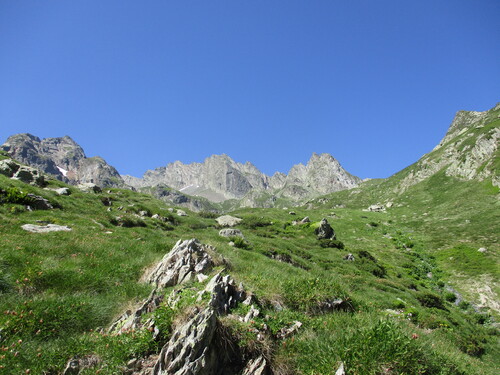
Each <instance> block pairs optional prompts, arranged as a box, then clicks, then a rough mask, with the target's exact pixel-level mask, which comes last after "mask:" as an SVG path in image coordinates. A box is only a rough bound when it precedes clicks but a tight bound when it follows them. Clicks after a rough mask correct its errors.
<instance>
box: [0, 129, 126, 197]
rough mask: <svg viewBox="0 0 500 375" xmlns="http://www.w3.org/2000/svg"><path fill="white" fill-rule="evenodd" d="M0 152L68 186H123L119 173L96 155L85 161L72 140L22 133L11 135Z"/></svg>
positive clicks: (86, 158) (80, 150) (78, 147)
mask: <svg viewBox="0 0 500 375" xmlns="http://www.w3.org/2000/svg"><path fill="white" fill-rule="evenodd" d="M0 149H1V150H3V151H6V152H7V153H9V155H10V156H11V157H12V158H14V159H16V160H18V161H20V162H21V163H24V164H27V165H29V166H31V167H35V168H38V169H40V170H41V171H42V172H44V173H49V174H51V175H54V176H56V177H57V178H58V179H60V180H62V181H64V182H66V183H70V184H80V183H87V182H92V183H95V184H97V185H100V186H111V187H123V186H124V183H123V180H122V178H121V177H120V174H119V173H118V171H117V170H116V169H115V168H113V167H112V166H110V165H109V164H107V163H106V161H105V160H104V159H102V158H100V157H98V156H96V157H91V158H88V157H86V156H85V152H84V151H83V149H82V148H81V147H80V145H78V144H77V143H76V142H75V141H74V140H73V139H71V137H68V136H64V137H59V138H45V139H40V138H38V137H36V136H34V135H31V134H28V133H24V134H16V135H13V136H10V137H9V138H8V139H7V141H6V142H5V143H4V144H3V145H2V146H0Z"/></svg>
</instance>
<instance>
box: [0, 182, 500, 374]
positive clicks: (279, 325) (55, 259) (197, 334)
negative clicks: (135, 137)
mask: <svg viewBox="0 0 500 375" xmlns="http://www.w3.org/2000/svg"><path fill="white" fill-rule="evenodd" d="M434 178H436V179H437V180H435V181H434V180H432V179H430V180H428V181H427V182H421V183H419V184H416V185H414V186H413V187H412V189H414V190H412V191H411V192H410V191H408V192H407V193H405V194H408V196H406V195H402V196H400V197H398V198H397V199H394V203H395V207H394V209H390V210H387V212H386V213H382V212H365V211H363V210H362V208H365V206H366V205H367V204H368V203H370V204H371V203H375V201H373V200H372V198H374V197H373V196H370V195H367V196H364V193H363V191H365V190H364V189H367V187H362V188H360V190H359V193H355V192H353V191H350V192H347V191H346V192H339V193H336V195H332V196H330V197H328V198H325V199H323V200H321V203H320V202H316V203H314V204H316V205H317V207H313V206H312V205H309V207H307V206H304V207H301V208H300V207H299V208H295V209H294V212H293V213H292V212H289V210H283V209H276V208H274V209H272V208H271V209H250V208H246V209H239V210H237V211H234V212H232V213H231V214H232V215H233V216H236V217H239V218H241V219H243V220H242V221H241V222H240V223H239V224H237V226H236V227H235V229H240V230H241V232H242V234H243V236H244V239H241V238H238V237H234V236H233V237H229V238H225V237H221V236H219V231H220V230H221V229H223V228H222V227H221V226H220V225H219V224H218V223H217V222H216V220H215V217H216V215H214V214H211V213H206V212H205V213H204V212H201V213H194V212H189V211H188V212H187V216H179V214H181V215H183V213H182V212H178V211H177V209H176V208H173V207H169V206H168V205H166V203H165V202H161V201H158V200H156V199H155V198H153V197H152V196H150V195H146V194H142V193H137V192H133V191H130V190H122V189H108V190H106V191H104V192H102V193H93V192H82V191H79V190H78V189H76V188H75V187H71V186H67V187H68V189H69V191H70V195H58V193H56V192H55V191H52V190H46V189H56V188H60V187H64V186H65V184H64V183H62V182H60V181H57V180H49V181H48V185H47V186H46V187H45V188H41V187H37V186H32V185H28V184H26V183H23V182H21V181H17V180H12V179H9V178H7V177H5V176H3V175H0V187H1V189H2V204H1V205H0V215H1V224H0V232H1V236H2V242H1V244H0V259H1V261H0V264H1V267H0V290H1V293H2V298H1V299H0V311H2V312H3V314H2V315H1V317H0V326H1V327H2V331H1V343H0V345H1V348H2V351H3V354H2V355H1V356H0V366H1V367H0V371H1V373H5V374H20V373H33V374H42V373H51V374H57V373H62V372H63V370H64V369H65V368H66V372H65V373H66V374H70V373H80V374H93V373H100V374H117V373H124V374H146V373H150V371H151V370H153V373H158V374H160V373H161V374H174V373H175V374H180V373H185V372H183V371H188V370H189V371H193V373H200V374H201V373H213V374H219V373H220V374H240V373H245V374H264V373H274V374H335V373H340V372H337V369H339V368H340V367H342V366H343V368H344V370H345V373H346V374H387V373H393V374H399V373H406V374H420V373H426V374H494V373H496V368H497V367H498V365H499V363H498V358H499V354H500V353H499V350H498V342H497V340H498V339H497V338H498V329H497V328H496V325H495V323H494V320H495V316H496V315H495V314H494V312H492V311H491V310H489V309H480V308H479V307H478V306H476V305H474V302H475V300H473V299H469V298H467V297H466V296H463V295H461V294H460V293H458V292H456V291H455V290H456V289H457V288H458V285H456V284H454V283H453V282H452V277H451V276H452V273H451V272H450V270H451V268H450V267H451V266H453V267H455V266H456V267H460V268H461V269H462V270H463V271H464V272H469V273H471V274H473V275H474V277H475V276H476V274H477V272H478V270H477V267H479V268H480V269H481V272H482V271H483V270H489V272H490V273H491V274H492V275H495V273H496V272H498V271H497V269H498V267H496V265H497V264H498V258H497V254H498V244H497V243H496V242H495V241H494V233H498V231H496V232H495V231H493V229H497V228H495V225H497V224H495V223H494V221H493V218H494V217H492V216H491V215H494V213H492V209H491V205H492V201H493V199H494V198H496V196H497V190H495V189H496V188H493V187H492V186H491V185H488V182H487V181H486V182H484V183H483V184H473V182H464V184H465V185H461V184H459V185H457V184H455V183H452V184H450V185H449V186H448V187H450V188H451V187H453V189H458V190H457V191H454V190H451V191H450V190H448V189H447V188H446V187H447V186H446V185H443V184H444V183H445V182H446V181H450V180H449V179H452V177H447V176H443V175H440V174H437V175H436V176H435V177H434ZM385 183H388V182H385ZM422 183H428V184H429V185H427V186H423V185H421V184H422ZM371 184H372V185H375V184H380V182H377V181H372V182H371ZM366 186H369V185H366ZM467 188H468V189H469V190H467ZM430 189H434V190H430ZM439 189H441V190H439ZM439 191H441V193H442V194H441V195H440V194H437V192H439ZM26 193H33V194H35V195H37V196H42V197H44V198H46V199H47V200H48V201H49V202H50V203H51V204H52V206H53V207H54V208H53V209H48V210H32V211H31V210H27V209H26V207H27V206H29V205H30V204H31V205H32V204H33V201H32V199H34V198H33V197H30V196H27V195H26ZM457 193H461V194H465V195H466V196H468V195H469V194H471V193H474V194H478V195H477V199H476V200H474V201H472V202H471V203H470V204H472V205H473V207H474V208H475V209H480V210H481V213H482V214H484V215H486V216H485V219H484V222H483V223H482V224H481V223H478V224H473V223H474V217H471V218H470V220H471V223H470V224H473V227H470V226H465V225H464V226H463V227H460V228H457V229H456V232H457V233H458V234H457V236H458V237H457V240H458V239H463V238H467V237H469V236H470V238H472V240H471V241H473V242H471V243H468V244H466V246H467V248H466V250H461V251H462V253H463V254H462V255H463V256H465V259H466V260H467V261H468V262H472V265H473V266H474V267H472V266H471V267H462V263H463V259H457V261H456V262H448V264H447V266H446V267H444V265H445V264H446V262H442V257H441V255H439V253H437V252H436V250H437V249H438V247H437V246H438V245H439V244H440V243H441V242H440V241H442V242H443V245H439V246H444V244H445V243H448V241H449V239H453V238H454V232H451V231H453V228H454V224H455V220H457V223H458V221H460V220H462V218H461V216H460V215H462V211H461V207H457V206H459V205H458V204H457V203H455V202H456V201H455V200H454V199H455V198H456V197H457ZM410 194H414V195H412V196H411V198H410ZM447 194H450V195H451V196H453V197H454V199H451V200H450V197H449V196H448V195H447ZM426 196H427V199H431V198H430V197H429V196H432V199H434V201H432V202H431V201H429V202H428V203H426V204H427V206H425V209H427V208H428V207H431V205H432V207H431V208H433V209H432V210H428V212H429V214H428V215H425V220H424V219H423V218H422V217H421V216H417V211H415V215H414V214H413V209H414V207H415V206H412V205H413V204H415V203H413V202H414V199H420V200H423V199H424V198H418V197H426ZM414 197H417V198H414ZM465 201H466V200H465ZM417 202H418V201H417ZM462 202H463V200H460V203H461V205H462ZM474 202H475V203H474ZM314 204H313V205H314ZM339 204H342V205H343V206H340V207H339V206H338V205H339ZM399 205H401V207H397V206H399ZM415 205H416V204H415ZM416 206H417V205H416ZM332 207H336V208H334V209H332ZM439 207H442V208H439ZM435 208H438V210H435ZM422 209H424V207H422ZM467 211H468V212H469V210H467ZM418 212H420V211H418ZM426 212H427V211H426ZM443 212H446V215H447V217H449V218H450V219H449V220H448V221H443V216H441V215H442V214H443ZM422 215H423V213H422ZM478 215H479V213H478ZM488 215H490V216H488ZM306 216H308V217H309V219H310V221H307V220H304V221H303V223H301V222H300V221H302V219H303V218H304V217H306ZM323 218H326V219H327V220H328V221H329V222H330V224H331V225H332V226H333V228H334V230H335V233H336V238H337V240H329V239H324V240H318V239H317V235H316V233H315V229H316V228H318V227H319V225H320V221H321V220H322V219H323ZM448 222H449V223H450V225H447V224H448ZM443 223H446V224H443ZM496 223H498V221H497V222H496ZM24 224H35V225H47V224H53V225H63V226H69V227H70V229H71V231H61V232H50V233H30V232H26V231H25V230H23V229H21V226H22V225H24ZM482 225H484V227H482ZM481 227H482V229H480V228H481ZM428 228H434V230H433V232H432V233H427V229H428ZM475 230H480V231H479V232H477V233H476V232H475ZM450 232H451V233H450ZM233 234H234V235H237V234H238V233H237V232H234V233H233ZM330 237H331V235H330ZM483 237H484V238H483ZM191 238H196V239H197V240H198V241H199V245H196V246H195V247H189V246H193V245H192V243H191V245H189V246H188V245H187V244H184V245H183V244H179V245H182V246H185V247H188V249H191V250H189V251H191V253H190V252H189V251H188V252H187V253H186V252H180V250H182V246H181V249H179V246H177V247H175V246H174V245H175V244H176V243H177V241H178V240H181V239H182V240H188V239H191ZM481 241H483V242H481ZM230 242H232V244H230ZM205 245H207V246H205ZM479 245H486V246H487V248H488V250H487V252H485V253H479V252H477V249H475V248H474V247H475V246H479ZM173 248H175V251H174V254H179V255H176V256H177V258H167V263H166V264H165V265H164V266H161V265H160V266H159V267H160V268H156V270H155V267H157V266H156V265H157V264H158V262H160V261H161V260H162V258H163V257H164V256H165V255H166V254H168V253H169V252H170V251H171V250H172V249H173ZM447 249H448V250H450V248H447ZM460 249H462V248H460ZM460 249H459V250H460ZM463 249H465V248H463ZM450 251H451V250H450ZM181 254H182V256H181ZM188 254H194V255H193V256H194V257H191V256H189V255H188ZM349 254H352V257H349V256H348V255H349ZM438 255H439V256H438ZM170 256H172V254H171V255H170ZM446 256H448V255H446ZM452 256H455V255H452ZM207 257H209V258H207ZM205 258H207V259H210V261H209V262H208V261H207V262H205V263H203V262H202V263H199V262H200V261H199V260H200V259H205ZM176 259H177V260H176ZM352 259H354V260H352ZM168 262H170V263H168ZM186 262H187V263H186ZM192 262H194V263H192ZM201 264H203V266H201ZM178 266H181V267H180V268H176V267H178ZM186 266H189V267H191V266H193V268H188V269H186V268H183V267H186ZM161 267H163V268H161ZM161 269H163V270H166V271H167V273H165V274H163V276H162V277H161V278H156V279H155V278H154V277H153V275H158V272H160V271H158V270H161ZM176 269H177V270H178V271H179V272H180V273H175V277H174V278H172V277H171V276H172V275H173V273H172V272H174V270H176ZM183 269H184V271H181V270H183ZM189 269H191V270H192V271H190V272H191V273H187V272H188V270H189ZM196 270H198V271H196ZM152 271H153V272H152ZM219 273H221V274H222V275H228V277H224V278H220V277H219V278H218V276H217V274H219ZM148 275H149V276H148ZM167 275H170V276H169V277H168V280H170V281H168V282H166V281H165V283H163V282H162V281H160V280H167ZM496 277H497V278H498V275H496ZM152 280H156V281H152ZM183 280H184V282H183ZM233 280H234V281H233ZM178 282H180V284H177V283H178ZM224 283H225V284H224ZM203 290H206V291H205V292H204V293H203V294H198V293H199V292H201V291H203ZM152 291H154V293H153V294H151V292H152ZM148 296H149V297H148ZM243 298H245V300H243ZM244 302H247V303H248V304H245V303H244ZM257 310H258V311H257ZM126 311H128V313H125V315H122V314H123V313H124V312H126ZM120 316H122V319H121V320H118V321H117V319H118V318H119V317H120ZM113 322H116V323H115V324H113ZM110 327H111V328H110ZM189 343H191V344H189ZM186 344H188V345H193V346H192V348H193V349H188V348H189V346H187V347H186V346H185V345H186ZM174 353H177V355H178V356H180V357H179V358H180V359H179V361H176V360H175V358H177V357H176V356H175V355H174V356H172V355H173V354H174ZM214 356H215V357H214ZM215 358H218V359H215ZM70 359H72V361H69V360H70ZM68 361H69V362H68ZM181 362H182V363H181ZM221 366H222V367H221ZM196 368H197V369H198V370H194V369H196ZM204 371H205V372H204ZM339 371H341V370H339Z"/></svg>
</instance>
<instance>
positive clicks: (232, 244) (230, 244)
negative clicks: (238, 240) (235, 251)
mask: <svg viewBox="0 0 500 375" xmlns="http://www.w3.org/2000/svg"><path fill="white" fill-rule="evenodd" d="M228 245H229V246H231V247H235V246H236V244H235V243H234V242H233V241H229V243H228Z"/></svg>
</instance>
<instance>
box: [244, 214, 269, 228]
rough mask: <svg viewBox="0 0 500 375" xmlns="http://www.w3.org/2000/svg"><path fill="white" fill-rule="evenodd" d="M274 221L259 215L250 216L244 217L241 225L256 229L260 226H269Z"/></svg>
mask: <svg viewBox="0 0 500 375" xmlns="http://www.w3.org/2000/svg"><path fill="white" fill-rule="evenodd" d="M272 224H273V223H272V222H270V221H269V220H267V219H264V218H263V217H258V216H248V217H246V218H244V219H243V221H242V222H241V225H242V226H243V227H245V228H248V229H255V228H259V227H267V226H269V225H272Z"/></svg>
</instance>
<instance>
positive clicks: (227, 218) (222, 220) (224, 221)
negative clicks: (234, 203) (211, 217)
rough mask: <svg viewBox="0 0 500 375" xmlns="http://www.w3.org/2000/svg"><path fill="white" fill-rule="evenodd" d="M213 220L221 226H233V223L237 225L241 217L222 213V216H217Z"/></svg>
mask: <svg viewBox="0 0 500 375" xmlns="http://www.w3.org/2000/svg"><path fill="white" fill-rule="evenodd" d="M215 220H217V223H218V224H219V225H220V226H223V227H234V226H235V225H238V224H239V223H240V222H241V220H242V219H240V218H238V217H234V216H231V215H223V216H219V217H218V218H217V219H215Z"/></svg>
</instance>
